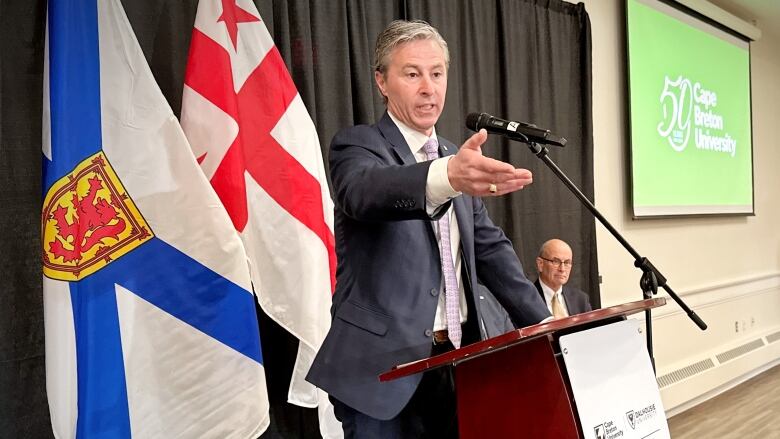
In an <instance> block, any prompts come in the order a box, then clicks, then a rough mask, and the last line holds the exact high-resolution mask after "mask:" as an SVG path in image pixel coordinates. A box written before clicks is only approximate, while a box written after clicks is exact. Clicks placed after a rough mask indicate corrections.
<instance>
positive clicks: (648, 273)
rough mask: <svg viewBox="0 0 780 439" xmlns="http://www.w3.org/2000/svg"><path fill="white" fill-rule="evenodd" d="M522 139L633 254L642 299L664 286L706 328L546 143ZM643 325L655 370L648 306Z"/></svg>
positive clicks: (692, 318)
mask: <svg viewBox="0 0 780 439" xmlns="http://www.w3.org/2000/svg"><path fill="white" fill-rule="evenodd" d="M524 143H526V144H528V147H529V148H530V149H531V152H532V153H533V154H534V155H535V156H537V157H539V159H540V160H541V161H542V162H544V164H545V165H547V167H548V168H550V169H551V170H552V171H553V173H554V174H555V175H557V176H558V178H559V179H560V180H561V181H562V182H563V184H564V185H566V187H567V188H569V190H570V191H571V192H572V193H573V194H574V195H575V196H576V197H577V198H578V199H579V200H580V202H581V203H582V204H583V205H584V206H585V207H587V208H588V210H589V211H590V213H592V214H593V216H595V217H596V218H597V219H598V220H599V222H600V223H601V224H602V225H603V226H604V227H606V229H607V230H609V233H611V234H612V236H614V237H615V239H617V240H618V242H620V244H621V245H623V248H625V249H626V250H627V251H628V252H629V253H630V254H631V256H633V257H634V266H635V267H637V268H639V269H640V270H642V277H641V278H640V279H639V286H640V287H641V288H642V295H643V297H644V298H645V299H651V298H652V297H653V295H655V294H658V287H662V288H663V289H664V290H666V292H667V293H669V296H670V297H671V298H672V299H674V301H675V302H677V304H678V305H679V306H680V308H682V309H683V311H685V313H686V314H688V317H689V318H690V319H691V320H693V322H694V323H696V326H698V327H699V328H700V329H701V330H702V331H704V330H705V329H707V324H706V323H704V321H703V320H702V319H701V318H699V316H698V315H697V314H696V313H695V312H693V310H691V309H690V308H688V305H686V304H685V302H683V301H682V299H680V296H678V295H677V293H675V292H674V291H673V290H672V288H671V287H669V285H668V284H667V283H666V278H665V277H664V275H663V274H661V272H660V271H658V269H657V268H655V266H654V265H653V264H652V263H651V262H650V260H649V259H647V258H645V257H644V256H642V255H640V254H639V252H637V251H636V250H634V248H633V247H631V244H629V243H628V241H626V240H625V238H623V236H622V235H620V233H619V232H618V231H617V230H616V229H615V228H614V227H612V224H610V223H609V221H607V219H606V218H604V216H603V215H602V214H601V212H599V211H598V209H596V206H594V205H593V203H591V201H590V200H589V199H588V197H586V196H585V194H583V193H582V191H581V190H580V189H579V188H578V187H577V186H576V185H575V184H574V183H573V182H572V181H571V180H570V179H569V177H567V176H566V174H565V173H564V172H563V171H561V169H560V168H559V167H558V165H556V164H555V162H554V161H552V159H551V158H550V157H549V156H548V155H547V153H548V152H549V151H548V150H547V147H545V146H541V145H539V144H537V143H535V142H531V141H529V140H528V139H527V138H526V140H525V142H524ZM645 326H646V332H647V351H648V353H649V354H650V361H651V362H652V364H653V370H655V358H654V357H653V322H652V316H651V313H650V310H649V309H648V310H645Z"/></svg>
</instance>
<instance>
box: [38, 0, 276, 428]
mask: <svg viewBox="0 0 780 439" xmlns="http://www.w3.org/2000/svg"><path fill="white" fill-rule="evenodd" d="M48 7H49V11H48V23H47V39H46V41H47V49H46V50H47V53H46V67H45V68H46V71H45V80H44V115H43V116H44V133H43V155H44V160H43V188H44V194H43V196H44V202H43V208H42V215H41V233H42V238H41V244H42V249H41V250H42V251H41V255H42V260H43V271H44V278H43V284H44V306H45V311H44V313H45V325H46V374H47V393H48V398H49V407H50V412H51V420H52V428H53V431H54V434H55V436H56V437H58V438H72V437H78V438H95V437H100V438H126V437H137V438H152V437H154V438H158V437H159V438H250V437H257V436H258V435H259V434H260V433H262V432H263V431H264V430H265V429H266V428H267V426H268V423H269V418H268V398H267V394H266V387H265V375H264V371H263V361H262V355H261V351H260V340H259V332H258V326H257V319H256V315H255V302H254V298H253V296H252V293H251V285H250V280H249V279H250V277H249V268H248V265H247V258H246V252H245V250H244V247H243V244H242V242H241V239H240V238H239V236H238V234H237V232H236V230H235V229H234V227H233V225H232V222H231V220H230V218H229V216H228V214H227V213H226V211H225V210H224V208H223V206H222V204H221V203H220V200H219V198H218V197H217V195H216V194H215V193H214V191H213V189H212V188H211V185H210V184H209V182H208V180H207V179H206V177H205V176H204V174H203V172H202V171H201V170H200V168H199V166H198V164H197V163H196V161H195V158H194V157H193V155H192V152H191V149H190V147H189V145H188V143H187V141H186V139H185V137H184V134H183V133H182V130H181V127H180V126H179V123H178V121H177V120H176V117H175V116H174V115H173V113H172V111H171V109H170V107H169V106H168V104H167V102H166V101H165V99H164V97H163V95H162V93H161V92H160V89H159V88H158V86H157V84H156V82H155V80H154V78H153V76H152V73H151V71H150V70H149V67H148V65H147V64H146V60H145V59H144V56H143V53H142V52H141V49H140V47H139V45H138V42H137V40H136V39H135V36H134V34H133V31H132V29H131V27H130V24H129V22H128V20H127V17H126V16H125V13H124V11H123V9H122V6H121V4H120V2H119V0H68V1H63V0H51V1H49V5H48Z"/></svg>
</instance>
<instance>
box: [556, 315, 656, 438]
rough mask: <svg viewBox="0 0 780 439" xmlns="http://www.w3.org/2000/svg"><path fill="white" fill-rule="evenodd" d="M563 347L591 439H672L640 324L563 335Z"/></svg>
mask: <svg viewBox="0 0 780 439" xmlns="http://www.w3.org/2000/svg"><path fill="white" fill-rule="evenodd" d="M559 343H560V348H561V353H562V354H563V360H564V362H565V364H566V371H567V373H568V375H569V381H570V383H571V390H572V393H573V395H574V400H575V401H576V406H577V412H578V414H579V420H580V425H581V426H582V434H583V436H584V437H585V438H586V439H618V438H620V439H633V438H636V439H640V438H642V439H662V438H669V437H670V436H669V427H668V425H667V423H666V415H665V413H664V409H663V406H662V404H661V394H660V393H659V391H658V384H657V383H656V380H655V374H654V373H653V367H652V364H651V363H650V357H649V355H648V353H647V349H646V343H645V339H644V334H643V333H642V331H641V328H640V321H638V320H633V319H631V320H624V321H621V322H617V323H612V324H609V325H605V326H600V327H597V328H593V329H588V330H584V331H580V332H576V333H573V334H569V335H564V336H561V337H560V339H559Z"/></svg>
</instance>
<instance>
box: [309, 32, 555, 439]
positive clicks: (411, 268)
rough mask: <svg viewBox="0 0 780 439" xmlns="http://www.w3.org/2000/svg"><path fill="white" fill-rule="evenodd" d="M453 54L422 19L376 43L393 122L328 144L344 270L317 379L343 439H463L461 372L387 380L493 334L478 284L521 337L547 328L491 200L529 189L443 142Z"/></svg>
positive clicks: (312, 377)
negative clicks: (483, 319)
mask: <svg viewBox="0 0 780 439" xmlns="http://www.w3.org/2000/svg"><path fill="white" fill-rule="evenodd" d="M448 66H449V52H448V51H447V43H446V42H445V41H444V39H443V38H442V37H441V35H440V34H439V33H438V31H436V29H434V28H433V27H431V26H430V25H429V24H428V23H425V22H407V21H395V22H393V23H391V24H390V25H389V26H388V28H387V29H385V30H384V31H383V32H382V33H381V34H380V35H379V36H378V38H377V44H376V50H375V62H374V79H375V82H376V85H377V88H378V89H379V91H380V93H381V94H382V96H383V97H384V99H385V103H386V105H387V112H385V114H384V115H383V116H382V118H381V119H380V120H379V121H378V122H377V123H376V124H375V125H371V126H368V125H361V126H356V127H352V128H348V129H345V130H342V131H341V132H339V133H338V134H337V135H336V136H335V137H334V138H333V141H332V142H331V149H330V156H329V159H330V172H331V181H332V187H333V192H334V198H335V200H334V201H335V205H336V208H335V235H336V254H337V259H338V267H337V269H336V291H335V292H334V295H333V307H332V308H331V315H332V323H331V327H330V331H329V332H328V335H327V337H326V338H325V341H324V342H323V344H322V346H321V347H320V349H319V352H318V353H317V357H316V358H315V360H314V363H313V365H312V367H311V369H310V370H309V373H308V375H307V380H309V381H310V382H311V383H313V384H315V385H316V386H317V387H319V388H321V389H322V390H324V391H326V392H327V393H328V394H329V395H330V398H331V401H332V402H333V406H334V412H335V414H336V417H337V418H338V419H339V420H340V421H341V423H342V427H343V429H344V433H345V436H346V437H347V438H421V437H431V438H449V437H453V438H454V437H457V435H458V431H457V416H458V415H460V416H468V414H463V413H460V414H457V413H456V404H455V394H454V387H453V383H454V380H453V378H454V377H453V373H452V370H451V369H450V368H448V367H443V368H439V369H436V370H432V371H429V372H426V373H424V374H417V375H413V376H409V377H405V378H401V379H397V380H394V381H390V382H385V383H382V382H380V381H379V379H378V376H379V374H381V373H382V372H385V371H388V370H390V368H392V367H393V366H394V365H397V364H401V363H407V362H410V361H414V360H419V359H422V358H426V357H429V356H431V355H434V354H441V353H444V352H447V351H448V350H452V349H455V348H456V347H458V346H461V345H465V344H468V343H472V342H475V341H478V340H480V339H484V338H486V334H484V333H483V331H482V330H481V325H480V324H479V323H478V322H480V315H481V310H480V301H479V299H478V298H476V295H477V294H478V293H477V287H476V285H477V278H478V277H479V279H481V280H482V282H484V283H485V286H487V287H488V288H489V289H490V291H491V292H492V293H493V294H494V295H495V296H496V298H497V299H498V300H499V301H500V302H501V304H502V306H503V307H504V308H506V310H507V312H508V313H509V316H510V317H511V318H512V320H513V322H514V323H515V325H517V326H518V327H522V326H528V325H532V324H536V323H539V322H540V321H542V320H544V319H546V318H550V313H549V311H548V310H547V308H546V307H545V306H544V302H543V301H542V300H541V299H540V297H539V295H538V294H537V292H536V290H535V289H534V287H533V284H532V283H531V282H530V281H529V280H528V279H527V278H526V277H525V275H524V274H523V269H522V266H521V265H520V261H519V259H518V258H517V255H516V254H515V251H514V248H513V247H512V243H511V242H510V241H509V239H507V237H506V236H505V235H504V233H503V232H502V231H501V229H499V228H498V227H496V226H495V225H494V224H493V222H492V221H491V220H490V218H489V217H488V214H487V210H486V209H485V205H484V204H483V203H482V200H481V197H485V196H500V195H503V194H506V193H509V192H513V191H516V190H519V189H521V188H522V187H523V186H526V185H528V184H530V183H531V182H532V176H531V173H530V171H528V170H526V169H517V168H515V167H514V166H512V165H510V164H508V163H504V162H501V161H498V160H494V159H492V158H489V157H485V156H483V155H482V150H481V145H482V144H483V143H484V142H485V141H486V140H487V132H486V131H485V130H480V132H479V133H477V134H475V135H473V136H472V137H471V138H469V139H468V140H467V141H466V142H465V143H464V144H463V145H462V146H461V148H458V147H457V146H456V145H455V144H453V143H452V142H450V141H448V140H446V139H445V138H443V137H441V136H439V135H438V133H437V131H436V129H435V127H434V125H435V124H436V122H437V120H438V118H439V116H440V114H441V112H442V109H443V105H444V97H445V93H446V89H447V69H448Z"/></svg>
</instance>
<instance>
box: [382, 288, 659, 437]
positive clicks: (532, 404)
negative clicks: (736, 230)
mask: <svg viewBox="0 0 780 439" xmlns="http://www.w3.org/2000/svg"><path fill="white" fill-rule="evenodd" d="M665 303H666V299H663V298H655V299H647V300H640V301H637V302H630V303H625V304H622V305H616V306H611V307H609V308H603V309H597V310H594V311H590V312H587V313H584V314H576V315H573V316H570V317H566V318H564V319H559V320H552V321H549V322H547V323H540V324H537V325H533V326H528V327H525V328H522V329H517V330H515V331H512V332H507V333H506V334H503V335H500V336H498V337H493V338H491V339H489V340H485V341H481V342H479V343H474V344H471V345H468V346H464V347H462V348H460V349H457V350H454V351H451V352H447V353H445V354H442V355H437V356H435V357H430V358H425V359H422V360H419V361H415V362H413V363H407V364H403V365H399V366H395V367H394V368H393V369H392V370H390V371H388V372H385V373H383V374H382V375H380V376H379V379H380V381H389V380H393V379H396V378H401V377H405V376H408V375H412V374H415V373H421V372H425V371H427V370H431V369H435V368H437V367H443V366H452V367H454V368H455V393H456V395H457V404H458V413H459V414H464V415H465V416H463V415H462V416H458V429H459V433H460V437H461V438H494V437H495V438H499V437H500V438H510V437H529V438H555V439H560V438H577V437H582V436H583V434H582V428H581V426H580V425H579V422H578V419H579V418H578V416H577V415H576V405H575V403H574V399H573V397H572V392H571V386H570V385H569V380H568V376H567V375H566V374H565V373H563V372H564V371H565V366H564V363H563V360H562V359H561V355H560V348H559V346H558V338H559V337H561V336H563V335H566V334H571V333H574V332H579V331H582V330H585V329H590V328H594V327H597V326H602V325H607V324H610V323H614V322H617V321H620V320H625V318H626V316H628V315H631V314H635V313H638V312H642V311H645V310H648V309H651V308H655V307H658V306H662V305H664V304H665Z"/></svg>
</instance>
